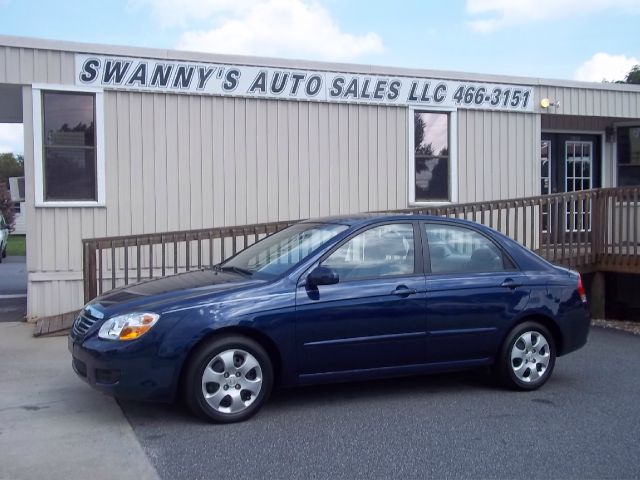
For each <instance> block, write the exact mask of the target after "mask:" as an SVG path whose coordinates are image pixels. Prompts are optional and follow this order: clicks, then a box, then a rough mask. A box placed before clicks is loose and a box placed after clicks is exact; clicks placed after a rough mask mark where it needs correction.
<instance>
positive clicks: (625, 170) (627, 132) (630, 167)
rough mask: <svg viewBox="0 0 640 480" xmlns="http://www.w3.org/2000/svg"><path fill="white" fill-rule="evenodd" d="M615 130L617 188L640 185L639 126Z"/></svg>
mask: <svg viewBox="0 0 640 480" xmlns="http://www.w3.org/2000/svg"><path fill="white" fill-rule="evenodd" d="M617 130H618V138H617V144H616V148H617V151H618V159H617V160H618V186H619V187H626V186H631V185H640V125H638V126H633V127H618V128H617Z"/></svg>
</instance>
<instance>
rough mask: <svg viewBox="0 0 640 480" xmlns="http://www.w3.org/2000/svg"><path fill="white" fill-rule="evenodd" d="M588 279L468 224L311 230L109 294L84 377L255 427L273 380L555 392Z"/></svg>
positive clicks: (77, 338)
mask: <svg viewBox="0 0 640 480" xmlns="http://www.w3.org/2000/svg"><path fill="white" fill-rule="evenodd" d="M588 331H589V311H588V308H587V300H586V296H585V291H584V289H583V287H582V281H581V279H580V275H579V274H578V273H576V272H573V271H570V270H567V269H564V268H561V267H557V266H554V265H552V264H550V263H548V262H547V261H545V260H543V259H542V258H540V257H538V256H537V255H535V254H534V253H532V252H531V251H529V250H527V249H525V248H523V247H522V246H521V245H519V244H518V243H516V242H515V241H513V240H511V239H510V238H508V237H505V236H504V235H502V234H500V233H498V232H496V231H494V230H491V229H489V228H487V227H484V226H482V225H478V224H475V223H472V222H468V221H463V220H452V219H445V218H439V217H430V216H418V215H415V216H407V215H402V216H400V215H396V216H367V215H360V216H350V217H339V218H325V219H318V220H308V221H304V222H300V223H297V224H295V225H293V226H291V227H289V228H287V229H285V230H282V231H280V232H278V233H276V234H274V235H271V236H269V237H267V238H265V239H264V240H262V241H260V242H257V243H255V244H253V245H251V246H250V247H248V248H246V249H245V250H243V251H241V252H240V253H238V254H237V255H235V256H234V257H232V258H231V259H229V260H227V261H225V262H223V263H222V264H220V265H217V266H215V267H213V268H211V269H204V270H198V271H192V272H188V273H182V274H178V275H174V276H172V277H165V278H161V279H157V280H150V281H147V282H143V283H140V284H137V285H133V286H128V287H124V288H120V289H117V290H113V291H111V292H109V293H107V294H105V295H102V296H101V297H98V298H96V299H95V300H93V301H92V302H90V303H89V304H87V305H86V306H85V308H84V309H83V311H82V312H81V314H80V316H79V317H78V319H77V320H76V322H75V323H74V326H73V329H72V332H71V334H70V337H69V349H70V350H71V353H72V355H73V367H74V370H75V371H76V373H77V374H78V375H80V376H81V377H83V378H84V379H85V380H86V381H87V382H88V383H89V384H91V385H92V386H94V387H96V388H98V389H100V390H102V391H105V392H108V393H111V394H114V395H116V396H121V397H128V398H136V399H144V400H160V401H172V400H174V399H175V398H176V396H177V395H178V394H182V395H184V397H185V399H186V401H187V403H188V405H189V406H190V407H191V408H192V410H193V411H194V412H195V413H196V414H198V415H200V416H202V417H204V418H206V419H210V420H214V421H218V422H233V421H238V420H243V419H245V418H247V417H249V416H250V415H252V414H253V413H255V412H256V411H257V410H258V409H259V408H260V407H261V406H262V404H264V402H265V401H266V399H267V398H268V396H269V393H270V392H271V389H272V387H273V386H274V385H279V386H284V387H288V386H296V385H303V384H312V383H319V382H335V381H353V380H362V379H372V378H379V377H392V376H399V375H413V374H422V373H426V372H442V371H449V370H461V369H468V368H476V367H486V366H492V367H493V369H494V371H495V373H496V375H497V376H498V378H499V379H500V380H501V381H502V382H503V383H504V384H505V385H506V386H508V387H511V388H516V389H521V390H533V389H536V388H538V387H540V386H541V385H542V384H544V383H545V382H546V381H547V380H548V379H549V376H550V375H551V372H552V371H553V367H554V363H555V360H556V357H557V356H560V355H564V354H566V353H569V352H572V351H574V350H576V349H578V348H580V347H582V346H583V345H584V344H585V343H586V341H587V334H588Z"/></svg>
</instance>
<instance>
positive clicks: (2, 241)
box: [0, 214, 9, 263]
mask: <svg viewBox="0 0 640 480" xmlns="http://www.w3.org/2000/svg"><path fill="white" fill-rule="evenodd" d="M8 242H9V225H7V222H5V221H4V216H3V215H2V214H0V252H1V253H0V263H1V262H2V259H3V258H4V257H6V256H7V243H8Z"/></svg>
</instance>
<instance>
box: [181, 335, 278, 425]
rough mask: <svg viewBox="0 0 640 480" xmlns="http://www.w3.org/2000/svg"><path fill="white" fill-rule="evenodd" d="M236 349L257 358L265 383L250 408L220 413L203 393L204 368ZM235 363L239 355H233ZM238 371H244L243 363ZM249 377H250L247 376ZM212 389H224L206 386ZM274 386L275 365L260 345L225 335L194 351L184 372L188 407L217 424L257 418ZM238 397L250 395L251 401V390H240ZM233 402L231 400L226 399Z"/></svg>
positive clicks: (242, 338)
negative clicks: (219, 355)
mask: <svg viewBox="0 0 640 480" xmlns="http://www.w3.org/2000/svg"><path fill="white" fill-rule="evenodd" d="M236 349H237V350H239V351H243V352H246V353H249V354H250V355H252V356H253V357H254V358H255V360H257V362H258V364H259V368H260V371H261V378H262V384H261V388H260V391H259V393H258V395H257V396H255V397H253V399H252V402H251V403H250V404H249V405H248V406H246V407H244V409H243V410H241V411H238V412H233V413H228V412H221V411H218V410H216V409H215V408H214V407H213V406H212V405H210V404H209V403H208V402H207V400H206V399H205V396H204V392H203V388H205V387H204V386H203V374H204V373H205V368H207V367H208V366H209V364H210V363H211V362H212V361H213V360H214V358H216V356H217V355H218V354H221V353H224V352H226V351H229V350H236ZM237 358H242V356H241V355H240V356H238V357H237ZM245 360H246V359H245ZM233 361H234V362H235V361H236V356H234V360H233ZM238 368H242V364H240V366H239V367H238ZM225 370H226V369H224V368H223V369H222V371H225ZM255 372H256V370H253V374H254V375H255ZM247 378H249V376H248V375H247ZM229 381H231V382H234V383H235V379H234V378H233V374H231V378H230V379H229ZM216 385H217V388H216ZM209 387H212V389H213V392H216V393H217V392H218V389H221V388H222V387H223V385H221V384H217V383H215V382H212V383H211V384H209V383H207V384H206V388H207V389H209ZM226 387H227V388H231V392H229V393H234V392H233V386H231V387H229V385H226ZM272 387H273V365H272V362H271V359H270V358H269V355H268V354H267V352H266V351H265V350H264V348H262V346H261V345H260V344H259V343H257V342H255V341H254V340H252V339H250V338H247V337H244V336H240V335H224V336H220V337H215V338H213V339H211V340H210V341H207V342H206V343H204V344H202V345H200V346H199V347H198V348H197V350H196V351H195V352H193V355H192V356H191V359H190V360H189V364H188V365H187V368H186V370H185V381H184V395H185V401H186V403H187V405H188V406H189V408H190V409H191V411H193V413H195V414H196V415H197V416H199V417H201V418H203V419H206V420H209V421H213V422H217V423H232V422H241V421H243V420H246V419H248V418H249V417H251V416H252V415H254V414H255V413H256V412H257V411H258V410H259V409H260V407H262V405H263V404H264V403H265V401H266V400H267V399H268V398H269V394H270V393H271V389H272ZM220 392H221V393H220V394H221V395H222V390H220ZM239 394H240V395H249V398H251V396H250V394H249V392H248V391H245V390H241V391H240V393H239ZM230 399H231V397H229V399H227V400H230ZM223 400H224V399H223ZM243 404H244V402H243ZM222 405H223V403H222V402H221V403H220V405H219V406H222ZM223 408H224V407H223Z"/></svg>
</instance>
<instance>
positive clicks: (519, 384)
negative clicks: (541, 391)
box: [496, 322, 556, 390]
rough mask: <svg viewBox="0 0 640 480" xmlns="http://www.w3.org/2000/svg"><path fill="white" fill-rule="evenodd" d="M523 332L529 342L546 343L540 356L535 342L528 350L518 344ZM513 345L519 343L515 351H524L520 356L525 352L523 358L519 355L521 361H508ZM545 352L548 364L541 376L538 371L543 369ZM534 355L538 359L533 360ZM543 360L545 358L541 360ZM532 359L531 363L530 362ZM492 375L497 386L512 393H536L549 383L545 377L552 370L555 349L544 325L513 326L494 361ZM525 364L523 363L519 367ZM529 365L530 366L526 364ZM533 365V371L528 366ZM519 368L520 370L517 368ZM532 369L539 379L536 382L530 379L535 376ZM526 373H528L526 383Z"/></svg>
mask: <svg viewBox="0 0 640 480" xmlns="http://www.w3.org/2000/svg"><path fill="white" fill-rule="evenodd" d="M527 332H531V334H532V337H531V338H532V340H533V339H534V337H535V338H538V339H539V338H542V339H544V340H546V344H547V347H544V348H543V349H542V350H543V351H542V352H540V350H539V349H538V350H536V347H539V346H540V343H537V342H539V340H536V342H532V347H533V348H529V349H527V347H526V345H525V343H524V342H523V341H522V340H519V339H520V338H521V336H522V335H524V334H526V333H527ZM516 342H519V344H518V347H516V350H517V351H519V350H520V347H523V346H524V347H525V349H524V352H529V353H527V354H524V353H523V359H520V358H516V359H514V360H513V362H512V359H511V353H512V351H513V350H514V345H515V344H516ZM546 349H548V355H549V357H548V363H547V365H546V368H544V370H543V371H542V372H540V370H541V369H542V368H543V364H544V362H543V358H542V357H543V356H544V350H546ZM536 354H537V355H538V356H536ZM544 358H546V357H544ZM530 359H533V360H530ZM496 362H497V364H496V367H497V368H496V373H497V375H498V379H499V380H500V382H501V383H502V384H503V385H504V386H505V387H508V388H511V389H514V390H536V389H537V388H540V387H541V386H542V385H544V384H545V383H546V381H547V380H549V377H550V376H551V374H552V373H553V367H554V366H555V364H556V345H555V342H554V339H553V336H552V335H551V333H550V332H549V330H547V328H546V327H545V326H544V325H541V324H540V323H538V322H525V323H521V324H520V325H516V326H515V327H514V328H513V330H511V331H510V332H509V334H508V335H507V338H506V339H505V341H504V344H503V346H502V349H501V350H500V356H499V357H498V359H497V360H496ZM522 362H527V363H522ZM529 362H531V363H529ZM534 364H535V367H532V365H534ZM519 367H521V368H519ZM532 368H535V369H536V371H537V372H538V374H537V375H539V376H538V377H537V378H535V379H534V378H533V377H535V376H536V374H535V373H532ZM515 369H517V370H518V371H519V372H520V373H521V375H520V376H519V375H518V374H516V371H515ZM527 369H529V372H528V377H529V379H527Z"/></svg>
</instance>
